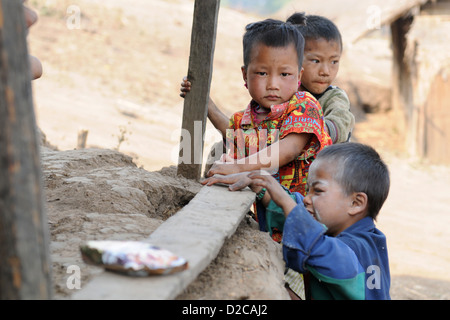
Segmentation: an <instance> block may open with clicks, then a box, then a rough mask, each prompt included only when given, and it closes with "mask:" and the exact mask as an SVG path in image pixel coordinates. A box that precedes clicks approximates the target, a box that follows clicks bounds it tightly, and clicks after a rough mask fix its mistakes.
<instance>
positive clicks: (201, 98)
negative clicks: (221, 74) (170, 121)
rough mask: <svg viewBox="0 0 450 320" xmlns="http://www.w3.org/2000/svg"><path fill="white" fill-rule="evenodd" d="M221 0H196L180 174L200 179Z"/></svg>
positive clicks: (182, 132)
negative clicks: (189, 84)
mask: <svg viewBox="0 0 450 320" xmlns="http://www.w3.org/2000/svg"><path fill="white" fill-rule="evenodd" d="M219 5H220V0H196V1H195V5H194V19H193V24H192V33H191V49H190V56H189V70H188V79H189V80H190V82H191V83H192V87H191V92H190V93H189V94H188V95H187V96H186V98H185V99H184V110H183V122H182V130H181V141H180V156H179V159H178V170H177V174H178V175H181V176H183V177H185V178H188V179H196V180H198V179H200V175H201V169H202V157H203V138H204V133H205V126H206V117H207V112H208V100H209V89H210V84H211V76H212V66H213V58H214V47H215V41H216V29H217V17H218V13H219Z"/></svg>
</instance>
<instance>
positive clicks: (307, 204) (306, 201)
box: [303, 193, 311, 207]
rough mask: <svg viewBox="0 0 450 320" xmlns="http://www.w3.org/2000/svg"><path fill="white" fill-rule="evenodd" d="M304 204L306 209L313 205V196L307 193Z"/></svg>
mask: <svg viewBox="0 0 450 320" xmlns="http://www.w3.org/2000/svg"><path fill="white" fill-rule="evenodd" d="M303 204H304V205H305V207H307V206H309V205H311V196H310V195H309V193H307V194H306V196H304V198H303Z"/></svg>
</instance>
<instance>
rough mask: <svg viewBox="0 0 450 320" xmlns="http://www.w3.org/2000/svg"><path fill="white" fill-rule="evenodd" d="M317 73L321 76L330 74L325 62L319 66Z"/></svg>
mask: <svg viewBox="0 0 450 320" xmlns="http://www.w3.org/2000/svg"><path fill="white" fill-rule="evenodd" d="M319 74H320V75H321V76H328V75H330V68H329V67H328V65H327V64H326V63H322V65H321V68H320V70H319Z"/></svg>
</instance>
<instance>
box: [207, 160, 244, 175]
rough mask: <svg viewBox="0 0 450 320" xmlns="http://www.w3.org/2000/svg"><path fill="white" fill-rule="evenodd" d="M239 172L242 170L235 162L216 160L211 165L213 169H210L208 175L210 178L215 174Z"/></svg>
mask: <svg viewBox="0 0 450 320" xmlns="http://www.w3.org/2000/svg"><path fill="white" fill-rule="evenodd" d="M239 172H241V170H239V166H238V165H237V164H236V163H234V162H222V161H216V162H214V164H213V165H212V166H211V169H209V171H208V173H207V174H206V176H207V177H208V178H209V177H212V176H213V175H215V174H222V175H230V174H234V173H239Z"/></svg>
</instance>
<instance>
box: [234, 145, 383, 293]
mask: <svg viewBox="0 0 450 320" xmlns="http://www.w3.org/2000/svg"><path fill="white" fill-rule="evenodd" d="M236 181H237V180H236ZM242 181H245V182H244V184H241V185H240V186H239V188H242V187H243V186H244V185H248V184H250V185H251V186H252V189H253V190H255V191H258V188H261V187H263V188H265V189H267V192H266V195H265V196H264V198H263V199H262V203H263V204H264V206H265V207H266V208H267V209H269V208H270V210H271V214H272V215H273V216H274V217H275V216H277V215H278V217H277V219H279V220H284V217H285V218H286V221H285V222H284V223H283V224H284V227H283V239H282V244H283V256H284V259H285V261H286V265H287V267H289V268H291V269H293V270H295V271H298V272H301V273H309V275H310V276H309V279H310V284H309V289H310V294H311V298H312V299H366V300H369V299H383V300H386V299H390V295H389V287H390V271H389V262H388V253H387V245H386V237H385V236H384V234H383V233H382V232H381V231H380V230H378V229H377V228H376V227H375V224H374V220H375V219H376V217H377V215H378V213H379V211H380V209H381V207H382V205H383V203H384V201H385V200H386V198H387V196H388V192H389V184H390V179H389V171H388V168H387V166H386V164H385V163H384V162H383V160H382V159H381V158H380V156H379V154H378V153H377V152H376V151H375V150H374V149H373V148H372V147H370V146H366V145H363V144H358V143H344V144H336V145H332V146H329V147H327V148H325V149H324V150H322V151H321V152H320V153H319V155H318V156H317V158H316V160H314V162H313V163H312V164H311V167H310V170H309V176H308V183H307V184H308V188H309V190H308V194H307V195H306V196H305V197H303V196H302V195H301V194H299V193H291V192H289V191H286V189H284V188H283V187H282V186H281V185H280V184H279V183H278V182H277V181H276V180H275V179H273V177H271V176H270V175H267V174H265V175H264V174H261V172H252V173H250V174H248V175H247V176H245V175H244V177H243V180H242V179H241V182H242ZM234 182H235V181H234ZM236 186H237V184H235V185H233V186H231V187H230V189H233V188H235V187H236ZM277 219H273V220H274V221H276V220H277Z"/></svg>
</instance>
